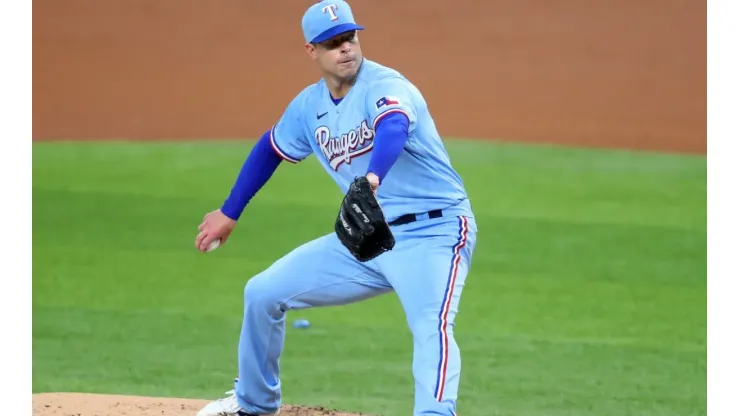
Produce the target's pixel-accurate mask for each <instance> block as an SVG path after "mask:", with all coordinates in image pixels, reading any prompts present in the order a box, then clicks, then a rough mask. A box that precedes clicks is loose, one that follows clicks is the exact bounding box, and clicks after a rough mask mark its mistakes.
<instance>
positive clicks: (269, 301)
mask: <svg viewBox="0 0 740 416" xmlns="http://www.w3.org/2000/svg"><path fill="white" fill-rule="evenodd" d="M269 283H270V282H268V279H266V278H265V276H264V275H263V274H259V275H257V276H255V277H253V278H252V279H250V280H249V281H248V282H247V284H246V285H245V286H244V305H245V307H246V308H248V309H251V310H264V311H266V312H268V313H270V314H273V313H275V312H278V311H277V310H278V309H279V307H280V306H279V303H280V301H279V299H277V293H276V291H275V289H276V288H275V285H274V284H269Z"/></svg>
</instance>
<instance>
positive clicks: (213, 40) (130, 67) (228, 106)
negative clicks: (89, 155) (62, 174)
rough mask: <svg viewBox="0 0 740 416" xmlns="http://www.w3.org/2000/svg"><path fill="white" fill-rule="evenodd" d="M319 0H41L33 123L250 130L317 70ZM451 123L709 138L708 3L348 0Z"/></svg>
mask: <svg viewBox="0 0 740 416" xmlns="http://www.w3.org/2000/svg"><path fill="white" fill-rule="evenodd" d="M310 3H311V2H310V1H308V0H306V1H285V2H280V3H279V5H278V4H277V3H275V2H268V1H262V2H257V1H238V0H219V1H214V2H204V1H199V0H159V1H157V2H151V1H144V0H133V1H132V0H107V1H104V2H101V1H96V0H66V1H63V2H60V1H55V0H37V1H35V2H34V5H33V19H34V25H33V42H34V43H33V71H34V72H33V136H34V139H36V140H40V139H55V138H65V139H70V138H74V139H105V138H127V139H188V138H198V139H201V138H239V137H256V136H258V135H259V134H261V133H262V132H263V131H264V130H266V129H268V128H269V127H270V125H271V124H272V123H274V122H275V120H276V119H277V117H279V115H280V113H281V112H282V111H283V109H284V108H285V106H286V105H287V103H288V102H289V100H290V99H291V98H292V97H293V96H294V95H295V94H296V93H297V92H298V91H300V89H302V88H303V87H304V86H305V85H307V84H308V83H311V82H314V81H315V80H316V79H317V77H318V73H317V72H316V69H315V68H314V66H313V65H312V62H310V61H309V59H308V57H307V56H306V55H305V53H304V52H303V44H302V42H303V41H302V35H301V17H302V13H303V11H304V10H305V9H306V7H307V6H308V5H309V4H310ZM351 4H352V5H353V7H354V11H355V16H356V18H357V20H358V22H360V23H362V24H364V25H365V26H366V28H367V30H365V31H364V32H363V33H362V34H361V42H362V44H363V49H364V52H365V54H366V56H367V57H368V58H370V59H374V60H376V61H378V62H380V63H383V64H386V65H389V66H392V67H394V68H396V69H398V70H400V71H401V72H403V73H404V74H405V75H407V76H408V77H409V78H410V79H411V80H412V81H413V82H415V83H416V84H417V85H418V86H419V87H420V88H421V89H422V92H423V93H424V94H425V96H426V97H427V100H428V101H429V105H430V107H431V108H432V111H433V113H434V114H435V119H436V121H437V123H438V127H439V129H440V132H441V133H442V134H443V135H445V136H455V137H469V138H489V139H506V140H518V141H536V142H561V143H569V144H578V145H587V146H599V147H601V146H609V147H612V146H614V147H625V148H640V149H660V150H674V151H685V152H696V153H704V152H705V151H706V3H705V2H701V1H698V0H675V1H673V2H671V3H670V5H667V4H666V3H665V2H664V1H658V0H603V1H598V2H595V1H591V0H563V1H559V2H551V1H543V0H501V1H483V0H473V1H465V2H451V1H443V0H406V1H403V2H398V1H392V0H355V1H353V2H351Z"/></svg>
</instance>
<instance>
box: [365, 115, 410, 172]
mask: <svg viewBox="0 0 740 416" xmlns="http://www.w3.org/2000/svg"><path fill="white" fill-rule="evenodd" d="M408 137H409V119H408V117H406V115H404V114H402V113H393V114H390V115H388V116H387V117H385V118H383V119H382V120H381V121H380V122H378V125H377V126H376V128H375V139H374V143H373V152H372V155H371V157H370V164H369V166H368V169H367V173H374V174H375V175H377V176H378V178H379V179H380V183H383V179H384V178H385V176H386V175H387V174H388V171H390V169H391V167H393V164H394V163H396V160H398V157H399V156H400V155H401V152H402V151H403V148H404V146H405V145H406V141H407V140H408Z"/></svg>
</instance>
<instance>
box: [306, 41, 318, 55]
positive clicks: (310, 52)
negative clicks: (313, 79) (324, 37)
mask: <svg viewBox="0 0 740 416" xmlns="http://www.w3.org/2000/svg"><path fill="white" fill-rule="evenodd" d="M306 53H307V54H308V56H310V57H311V59H316V58H317V56H318V53H317V51H316V45H314V44H313V43H307V44H306Z"/></svg>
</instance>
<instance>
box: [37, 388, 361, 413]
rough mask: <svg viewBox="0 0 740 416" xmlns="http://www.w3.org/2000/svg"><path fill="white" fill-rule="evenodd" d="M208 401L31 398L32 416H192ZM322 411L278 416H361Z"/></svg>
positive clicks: (293, 409)
mask: <svg viewBox="0 0 740 416" xmlns="http://www.w3.org/2000/svg"><path fill="white" fill-rule="evenodd" d="M206 403H208V401H207V400H193V399H175V398H165V397H142V396H120V395H105V394H84V393H42V394H34V395H33V416H42V415H43V416H52V415H53V416H155V415H156V416H195V414H196V413H197V412H198V410H200V408H201V407H203V406H204V405H205V404H206ZM361 415H362V414H361V413H344V412H337V411H333V410H328V409H324V408H313V407H306V406H290V405H285V406H283V407H282V409H280V416H361Z"/></svg>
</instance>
